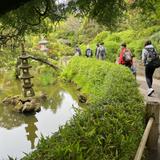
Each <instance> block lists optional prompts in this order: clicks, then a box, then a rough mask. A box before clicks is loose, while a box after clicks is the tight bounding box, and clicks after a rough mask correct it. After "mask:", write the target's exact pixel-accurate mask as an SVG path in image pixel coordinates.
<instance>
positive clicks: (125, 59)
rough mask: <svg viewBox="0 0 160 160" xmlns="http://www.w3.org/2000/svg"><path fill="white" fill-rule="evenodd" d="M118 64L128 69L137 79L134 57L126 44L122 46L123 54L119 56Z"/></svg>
mask: <svg viewBox="0 0 160 160" xmlns="http://www.w3.org/2000/svg"><path fill="white" fill-rule="evenodd" d="M118 64H121V65H124V66H126V67H128V68H129V69H130V70H131V72H132V73H133V75H134V76H135V77H136V68H135V66H134V65H133V55H132V53H131V51H130V49H128V48H127V44H126V43H122V44H121V52H120V54H119V60H118Z"/></svg>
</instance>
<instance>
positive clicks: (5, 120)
mask: <svg viewBox="0 0 160 160" xmlns="http://www.w3.org/2000/svg"><path fill="white" fill-rule="evenodd" d="M37 121H38V120H37V118H36V117H35V115H31V114H30V115H24V114H20V113H16V112H14V111H13V110H12V106H2V105H1V106H0V127H1V128H6V129H8V130H11V129H12V128H15V127H18V126H20V125H22V124H26V126H25V130H26V137H27V140H28V141H30V142H31V148H32V149H34V148H35V139H36V138H37V135H36V131H37V127H36V125H35V123H36V122H37Z"/></svg>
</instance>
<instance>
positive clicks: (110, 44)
mask: <svg viewBox="0 0 160 160" xmlns="http://www.w3.org/2000/svg"><path fill="white" fill-rule="evenodd" d="M104 44H105V47H106V49H107V60H109V61H111V62H115V61H116V58H117V53H118V50H119V46H120V45H119V43H117V42H116V41H107V40H104Z"/></svg>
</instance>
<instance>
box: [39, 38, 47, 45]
mask: <svg viewBox="0 0 160 160" xmlns="http://www.w3.org/2000/svg"><path fill="white" fill-rule="evenodd" d="M47 43H48V41H47V40H46V39H42V40H40V41H39V44H47Z"/></svg>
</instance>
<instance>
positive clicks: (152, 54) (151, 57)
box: [145, 48, 157, 63]
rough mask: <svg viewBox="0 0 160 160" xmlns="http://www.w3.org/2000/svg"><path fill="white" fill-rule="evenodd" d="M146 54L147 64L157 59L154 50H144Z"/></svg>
mask: <svg viewBox="0 0 160 160" xmlns="http://www.w3.org/2000/svg"><path fill="white" fill-rule="evenodd" d="M145 49H146V50H147V52H148V54H147V62H148V63H150V62H151V61H153V60H155V59H156V58H157V52H156V50H155V49H154V48H145Z"/></svg>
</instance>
